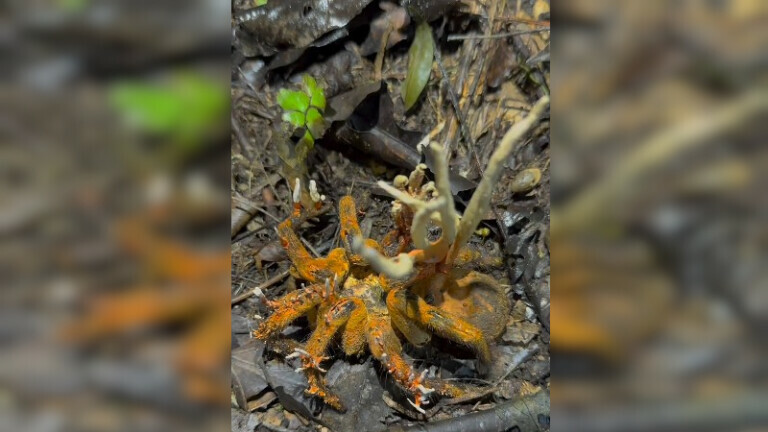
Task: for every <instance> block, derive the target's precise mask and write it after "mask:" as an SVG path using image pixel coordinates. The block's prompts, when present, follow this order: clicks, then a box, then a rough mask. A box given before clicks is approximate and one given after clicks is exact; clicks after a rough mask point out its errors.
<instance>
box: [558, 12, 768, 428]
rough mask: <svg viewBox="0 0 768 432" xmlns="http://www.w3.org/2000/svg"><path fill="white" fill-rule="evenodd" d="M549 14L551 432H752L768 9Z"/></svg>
mask: <svg viewBox="0 0 768 432" xmlns="http://www.w3.org/2000/svg"><path fill="white" fill-rule="evenodd" d="M552 11H553V18H552V21H553V26H554V31H553V33H552V35H553V41H552V54H551V55H552V58H553V60H552V64H553V68H552V94H554V95H556V97H554V98H553V99H552V118H553V119H556V121H553V122H552V155H553V156H552V225H551V233H550V236H551V237H550V246H551V257H552V276H551V284H552V291H551V292H552V302H551V303H552V304H551V320H552V340H551V344H552V374H553V376H554V379H553V380H552V382H553V385H552V417H553V422H552V425H553V429H555V430H569V431H609V430H621V431H634V430H638V431H639V430H653V431H659V430H699V431H701V430H766V426H768V409H766V407H768V385H767V384H768V374H767V373H766V372H768V368H767V367H766V362H765V358H766V345H765V337H766V336H765V335H766V331H765V330H766V328H768V266H767V265H766V264H768V249H767V248H766V246H768V229H767V228H766V227H767V226H768V225H766V221H768V218H766V216H768V212H767V211H766V210H768V200H767V199H766V198H767V196H766V194H765V190H766V186H768V182H766V180H767V178H766V169H765V167H766V163H768V148H767V147H766V146H765V144H766V142H765V140H766V137H767V136H768V135H767V134H766V132H768V124H767V123H768V122H766V120H768V73H767V68H766V67H767V66H768V25H766V24H767V23H768V3H766V2H764V1H749V0H743V1H677V2H663V1H644V2H633V1H553V2H552Z"/></svg>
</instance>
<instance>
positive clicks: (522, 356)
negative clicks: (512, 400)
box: [494, 345, 539, 385]
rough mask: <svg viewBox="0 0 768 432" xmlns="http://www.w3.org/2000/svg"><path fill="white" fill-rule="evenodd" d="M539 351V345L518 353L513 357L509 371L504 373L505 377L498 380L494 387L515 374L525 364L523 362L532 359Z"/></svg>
mask: <svg viewBox="0 0 768 432" xmlns="http://www.w3.org/2000/svg"><path fill="white" fill-rule="evenodd" d="M538 351H539V347H538V345H532V346H531V347H529V348H526V349H524V350H522V351H520V352H518V353H517V354H515V355H514V356H513V357H512V362H511V363H510V364H509V367H507V371H506V372H504V375H503V376H502V377H501V378H499V379H498V380H496V383H495V384H494V385H499V383H501V382H502V381H504V380H505V379H506V378H507V377H508V376H509V374H511V373H512V372H514V370H515V369H517V368H518V367H519V366H520V365H521V364H523V362H525V361H526V360H528V359H529V358H531V356H532V355H534V354H536V353H537V352H538Z"/></svg>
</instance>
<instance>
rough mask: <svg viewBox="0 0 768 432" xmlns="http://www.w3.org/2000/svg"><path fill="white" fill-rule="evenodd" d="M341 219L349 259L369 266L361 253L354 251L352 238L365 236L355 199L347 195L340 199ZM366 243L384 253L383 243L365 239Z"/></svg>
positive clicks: (358, 264) (343, 241)
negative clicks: (359, 221) (359, 220)
mask: <svg viewBox="0 0 768 432" xmlns="http://www.w3.org/2000/svg"><path fill="white" fill-rule="evenodd" d="M339 219H340V220H341V242H342V244H344V249H346V251H347V256H348V257H349V261H350V262H351V263H352V264H354V265H357V266H367V265H368V262H367V261H365V259H363V257H361V256H360V255H357V254H355V253H353V252H352V239H353V238H356V237H359V238H362V237H363V232H362V231H361V230H360V224H359V223H358V221H357V209H356V208H355V200H354V199H353V198H352V197H351V196H349V195H345V196H343V197H342V198H341V200H339ZM364 242H365V245H366V246H368V247H370V248H373V249H376V250H377V251H378V252H379V253H383V249H382V247H381V245H379V243H378V242H377V241H376V240H373V239H365V240H364Z"/></svg>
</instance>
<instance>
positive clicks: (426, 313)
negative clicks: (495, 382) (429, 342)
mask: <svg viewBox="0 0 768 432" xmlns="http://www.w3.org/2000/svg"><path fill="white" fill-rule="evenodd" d="M387 307H388V308H389V310H390V311H394V312H390V313H393V314H399V315H401V316H403V317H405V319H407V320H409V321H412V322H415V323H416V324H417V325H418V326H419V327H421V328H422V329H428V330H430V331H431V332H432V333H435V334H437V335H438V336H441V337H444V338H446V339H449V340H452V341H454V342H458V343H460V344H462V345H466V346H469V347H470V348H472V349H473V350H474V351H475V352H476V353H477V355H478V356H479V357H480V360H481V361H483V362H484V363H488V362H490V361H491V352H490V348H489V347H488V342H487V341H486V339H485V336H483V333H482V331H480V329H478V328H477V327H476V326H474V325H473V324H471V323H470V322H468V321H467V320H465V319H463V318H461V317H459V316H458V315H456V314H453V313H451V312H448V311H444V310H441V309H439V308H437V307H434V306H432V305H430V304H428V303H427V302H426V301H424V299H422V298H421V297H419V296H417V295H416V294H414V293H412V292H410V291H409V290H407V289H404V288H398V289H393V290H392V291H390V292H389V294H387Z"/></svg>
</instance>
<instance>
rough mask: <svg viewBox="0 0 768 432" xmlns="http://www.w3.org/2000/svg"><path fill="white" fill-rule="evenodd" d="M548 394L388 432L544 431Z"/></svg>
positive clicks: (398, 427) (547, 417) (540, 393)
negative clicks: (515, 428)
mask: <svg viewBox="0 0 768 432" xmlns="http://www.w3.org/2000/svg"><path fill="white" fill-rule="evenodd" d="M548 424H549V393H547V392H546V391H543V390H542V391H539V392H538V393H536V394H533V395H529V396H526V397H523V398H520V399H518V400H515V401H511V402H507V403H503V404H499V405H497V406H496V407H495V408H493V409H489V410H487V411H481V412H476V413H472V414H467V415H465V416H461V417H456V418H452V419H448V420H441V421H436V422H434V423H427V424H420V425H414V426H410V427H406V428H403V427H402V426H394V427H391V428H389V429H388V431H389V432H454V431H463V432H503V431H507V430H512V429H513V428H514V427H517V428H518V429H519V430H520V431H521V432H526V431H539V430H544V429H548Z"/></svg>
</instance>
